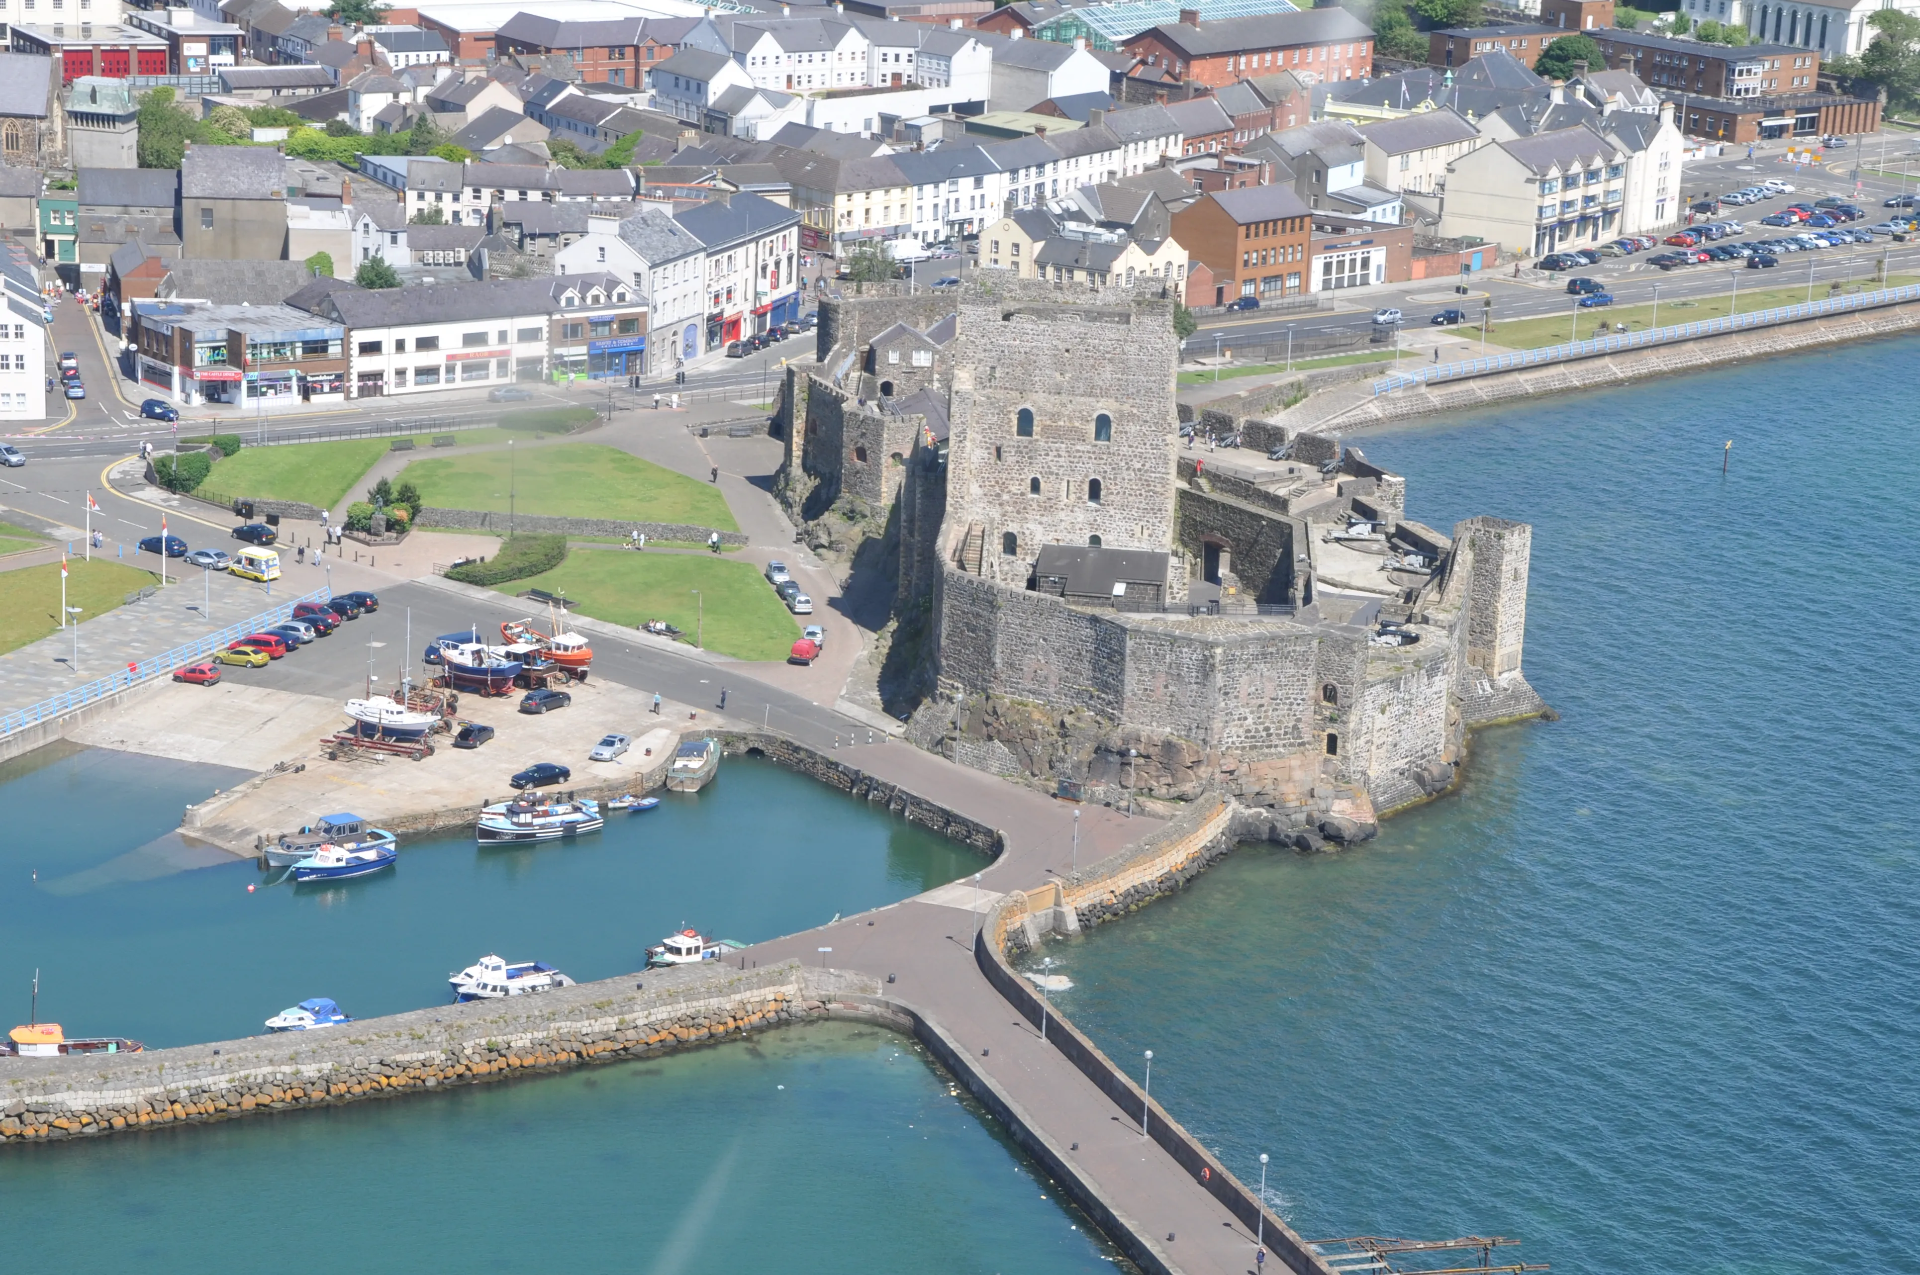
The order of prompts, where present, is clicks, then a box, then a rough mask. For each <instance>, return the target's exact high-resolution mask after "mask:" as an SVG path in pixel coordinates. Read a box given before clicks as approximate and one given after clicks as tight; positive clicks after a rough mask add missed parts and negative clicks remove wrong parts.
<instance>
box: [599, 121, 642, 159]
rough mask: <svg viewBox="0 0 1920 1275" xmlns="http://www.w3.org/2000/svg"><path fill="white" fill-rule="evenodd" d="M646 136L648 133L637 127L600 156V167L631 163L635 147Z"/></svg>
mask: <svg viewBox="0 0 1920 1275" xmlns="http://www.w3.org/2000/svg"><path fill="white" fill-rule="evenodd" d="M644 136H646V134H644V133H642V132H641V131H640V130H639V129H637V128H636V129H634V130H633V131H632V132H631V133H628V134H627V135H626V136H625V137H623V138H621V139H620V140H619V141H617V142H615V143H614V144H613V145H611V146H609V147H607V149H606V151H605V153H604V154H602V155H601V156H600V167H602V168H625V167H626V166H627V165H628V164H631V163H632V162H633V148H634V147H635V146H638V145H639V144H640V139H641V138H642V137H644Z"/></svg>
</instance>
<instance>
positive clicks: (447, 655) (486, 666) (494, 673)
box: [439, 638, 525, 695]
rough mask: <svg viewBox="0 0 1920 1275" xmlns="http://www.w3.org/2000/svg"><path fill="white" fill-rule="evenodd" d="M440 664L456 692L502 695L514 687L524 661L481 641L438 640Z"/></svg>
mask: <svg viewBox="0 0 1920 1275" xmlns="http://www.w3.org/2000/svg"><path fill="white" fill-rule="evenodd" d="M439 647H440V666H441V667H442V668H444V669H446V671H447V680H448V683H449V684H450V685H451V686H452V687H453V689H454V690H456V691H477V692H479V693H480V694H482V695H505V694H507V693H508V692H509V691H511V690H513V679H514V678H516V677H519V676H520V670H521V669H522V668H523V667H525V665H524V663H523V662H522V661H520V660H516V659H514V658H512V657H511V656H509V655H508V654H507V653H506V652H505V651H502V650H500V649H499V648H497V647H491V646H488V645H487V644H486V643H484V642H450V641H448V640H447V639H446V638H441V639H440V640H439Z"/></svg>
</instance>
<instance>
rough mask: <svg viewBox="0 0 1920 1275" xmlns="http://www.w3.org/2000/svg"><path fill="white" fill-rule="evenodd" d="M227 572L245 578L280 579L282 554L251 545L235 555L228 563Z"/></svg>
mask: <svg viewBox="0 0 1920 1275" xmlns="http://www.w3.org/2000/svg"><path fill="white" fill-rule="evenodd" d="M227 574H228V575H235V576H239V577H241V578H242V579H245V580H260V581H267V580H278V579H279V578H280V555H279V554H277V553H275V552H274V551H273V550H271V549H262V548H260V547H258V546H257V545H256V546H250V547H248V548H245V549H242V550H241V551H240V552H239V553H237V554H235V555H234V557H233V561H232V562H230V563H228V564H227Z"/></svg>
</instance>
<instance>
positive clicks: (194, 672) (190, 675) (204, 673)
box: [173, 664, 220, 686]
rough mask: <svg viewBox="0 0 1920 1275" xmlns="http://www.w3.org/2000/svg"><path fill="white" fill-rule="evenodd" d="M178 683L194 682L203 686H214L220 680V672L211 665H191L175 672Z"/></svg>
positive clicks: (174, 677)
mask: <svg viewBox="0 0 1920 1275" xmlns="http://www.w3.org/2000/svg"><path fill="white" fill-rule="evenodd" d="M173 680H174V681H176V682H194V683H197V684H198V685H201V686H212V685H213V684H214V683H215V682H217V681H219V680H220V670H219V669H217V668H215V667H214V666H213V665H211V664H189V665H187V666H186V667H185V668H177V669H175V670H174V671H173Z"/></svg>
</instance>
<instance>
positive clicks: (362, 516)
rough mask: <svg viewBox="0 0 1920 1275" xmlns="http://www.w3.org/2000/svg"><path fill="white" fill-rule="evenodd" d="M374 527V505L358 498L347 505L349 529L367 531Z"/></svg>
mask: <svg viewBox="0 0 1920 1275" xmlns="http://www.w3.org/2000/svg"><path fill="white" fill-rule="evenodd" d="M372 527H373V506H372V505H370V504H368V503H367V502H366V501H364V500H356V501H354V502H353V503H352V504H351V505H348V506H347V530H348V531H367V530H370V529H371V528H372Z"/></svg>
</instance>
